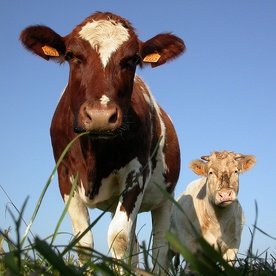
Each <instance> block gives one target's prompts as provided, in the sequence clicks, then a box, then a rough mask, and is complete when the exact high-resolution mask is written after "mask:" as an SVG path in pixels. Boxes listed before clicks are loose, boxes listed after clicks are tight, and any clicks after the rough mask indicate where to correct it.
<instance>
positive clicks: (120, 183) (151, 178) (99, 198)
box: [78, 158, 165, 212]
mask: <svg viewBox="0 0 276 276" xmlns="http://www.w3.org/2000/svg"><path fill="white" fill-rule="evenodd" d="M163 167H164V166H163V165H159V166H158V164H157V166H156V167H155V168H154V169H153V170H152V169H151V162H150V161H149V168H150V169H149V170H148V173H146V174H145V172H144V171H143V166H142V164H140V162H139V160H138V159H137V158H134V159H133V160H131V161H130V162H129V163H128V164H126V165H125V166H123V167H121V168H120V169H118V170H114V171H112V172H111V173H110V174H109V175H108V176H107V177H103V178H101V180H100V181H99V183H98V185H99V187H98V193H97V194H96V195H95V196H94V197H93V198H91V197H89V196H88V195H87V193H86V191H85V188H84V185H83V180H82V179H81V178H80V181H79V184H80V185H79V187H78V193H79V195H80V198H81V199H82V201H83V202H84V203H85V205H86V206H87V207H88V208H98V209H101V210H107V209H108V210H109V211H111V212H115V209H116V207H117V205H118V201H119V199H120V197H121V199H122V198H125V199H126V200H127V201H129V200H131V201H133V202H132V203H133V205H135V200H136V199H137V198H138V197H141V196H142V204H141V208H140V212H146V211H150V210H152V209H154V208H155V207H157V206H158V205H159V204H161V203H162V201H163V200H164V195H163V193H162V191H161V190H160V187H162V188H163V189H165V180H164V176H163V175H164V174H163ZM91 185H93V183H91ZM135 193H136V194H135ZM128 195H129V197H130V199H128V198H127V197H128Z"/></svg>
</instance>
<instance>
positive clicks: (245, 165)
mask: <svg viewBox="0 0 276 276" xmlns="http://www.w3.org/2000/svg"><path fill="white" fill-rule="evenodd" d="M238 162H239V163H238V168H239V170H240V172H246V171H248V170H250V169H251V168H252V167H253V166H254V165H255V163H256V157H255V156H253V155H245V156H244V157H242V158H241V159H240V160H239V161H238Z"/></svg>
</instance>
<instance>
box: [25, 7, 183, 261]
mask: <svg viewBox="0 0 276 276" xmlns="http://www.w3.org/2000/svg"><path fill="white" fill-rule="evenodd" d="M20 39H21V41H22V43H23V45H24V46H25V47H26V48H27V49H28V50H30V51H32V52H34V53H35V54H37V55H39V56H41V57H42V58H44V59H46V60H49V59H55V60H59V61H61V62H63V61H67V62H68V63H69V66H70V74H69V80H68V85H67V87H66V89H65V91H64V93H63V95H62V97H61V99H60V101H59V103H58V106H57V108H56V111H55V114H54V116H53V119H52V124H51V139H52V146H53V151H54V156H55V159H56V160H58V158H59V157H60V155H61V153H62V151H63V150H64V148H65V147H66V145H67V144H68V143H69V142H70V141H71V140H72V139H73V138H75V137H76V135H77V134H78V133H82V132H89V134H88V135H85V136H83V137H81V138H80V139H79V140H77V142H75V144H73V146H72V147H71V149H70V151H69V153H68V154H67V155H66V156H65V158H64V160H63V161H62V163H61V165H60V166H59V168H58V178H59V187H60V192H61V195H62V197H63V199H64V201H65V203H66V202H67V200H68V195H69V193H70V189H71V187H72V181H73V179H74V177H75V176H76V175H77V173H78V174H79V178H78V183H77V189H76V190H75V192H74V196H73V198H72V201H71V203H70V206H69V210H68V212H69V215H70V219H71V222H72V226H73V231H74V234H75V235H76V236H78V235H79V234H80V233H82V232H83V231H84V230H85V229H87V227H88V226H89V224H90V219H89V214H88V210H87V207H88V208H99V209H101V210H106V209H107V208H108V207H109V206H110V205H111V204H112V203H113V202H114V201H115V202H116V203H115V204H113V205H112V206H111V207H110V211H111V212H112V213H113V218H112V221H111V224H110V226H109V229H108V243H109V246H110V248H111V250H112V254H113V256H114V257H116V258H118V259H122V258H125V257H126V256H128V255H130V254H131V251H132V249H131V245H132V241H133V237H134V235H135V234H134V232H135V224H136V219H137V214H138V213H139V212H146V211H151V215H152V221H153V229H154V230H153V248H154V252H153V257H154V259H156V260H157V261H158V262H159V263H160V264H161V265H164V266H165V265H166V250H167V249H166V248H167V245H166V241H165V239H164V232H165V231H166V230H167V229H168V228H169V217H170V212H171V203H170V202H169V201H168V200H167V199H166V197H164V195H163V193H162V192H161V191H160V189H159V188H158V186H160V187H162V188H163V189H165V190H166V191H168V192H169V193H171V194H173V192H174V188H175V185H176V182H177V180H178V176H179V168H180V152H179V145H178V139H177V135H176V133H175V130H174V127H173V124H172V122H171V120H170V118H169V117H168V115H167V114H166V113H165V112H164V111H163V109H162V108H161V107H160V106H159V105H158V104H157V102H156V101H155V99H154V97H153V96H152V94H151V92H150V91H149V88H148V87H147V86H146V84H145V83H144V82H143V81H142V80H141V79H140V78H139V77H138V76H137V75H135V70H136V67H137V65H142V64H143V63H144V62H148V63H150V64H151V65H152V67H156V66H159V65H162V64H164V63H166V62H167V61H169V60H172V59H174V58H176V57H177V56H178V55H180V54H181V53H182V52H184V50H185V45H184V43H183V41H182V40H181V39H180V38H178V37H177V36H175V35H173V34H170V33H162V34H158V35H156V36H155V37H153V38H151V39H149V40H148V41H146V42H142V41H140V40H139V39H138V37H137V35H136V34H135V31H134V28H133V27H132V26H131V24H130V23H129V22H128V21H127V20H125V19H124V18H122V17H120V16H117V15H114V14H112V13H108V12H107V13H101V12H97V13H95V14H93V15H91V16H89V17H88V18H86V19H85V20H84V21H83V22H82V23H81V24H79V25H78V26H76V27H75V28H74V29H73V31H72V32H71V33H70V34H68V35H66V36H64V37H62V36H60V35H59V34H57V33H56V32H54V31H53V30H52V29H50V28H48V27H46V26H38V25H37V26H31V27H28V28H26V29H25V30H24V31H22V33H21V36H20ZM160 139H161V140H160ZM159 140H160V144H159V146H158V149H157V151H155V148H156V146H157V145H158V143H159ZM80 244H81V245H82V246H85V247H89V248H91V247H93V237H92V233H91V232H90V231H89V232H88V233H87V234H86V235H85V236H84V237H83V238H82V239H81V241H80Z"/></svg>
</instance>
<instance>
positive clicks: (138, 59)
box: [131, 55, 141, 65]
mask: <svg viewBox="0 0 276 276" xmlns="http://www.w3.org/2000/svg"><path fill="white" fill-rule="evenodd" d="M140 61H141V58H140V57H139V56H138V55H134V56H133V57H132V58H131V62H132V63H133V64H134V65H138V64H139V63H140Z"/></svg>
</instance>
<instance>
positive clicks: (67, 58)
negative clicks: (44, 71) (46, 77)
mask: <svg viewBox="0 0 276 276" xmlns="http://www.w3.org/2000/svg"><path fill="white" fill-rule="evenodd" d="M74 57H75V55H74V54H73V52H70V51H69V52H67V53H66V55H65V57H64V58H65V60H67V61H69V60H71V59H73V58H74Z"/></svg>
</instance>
